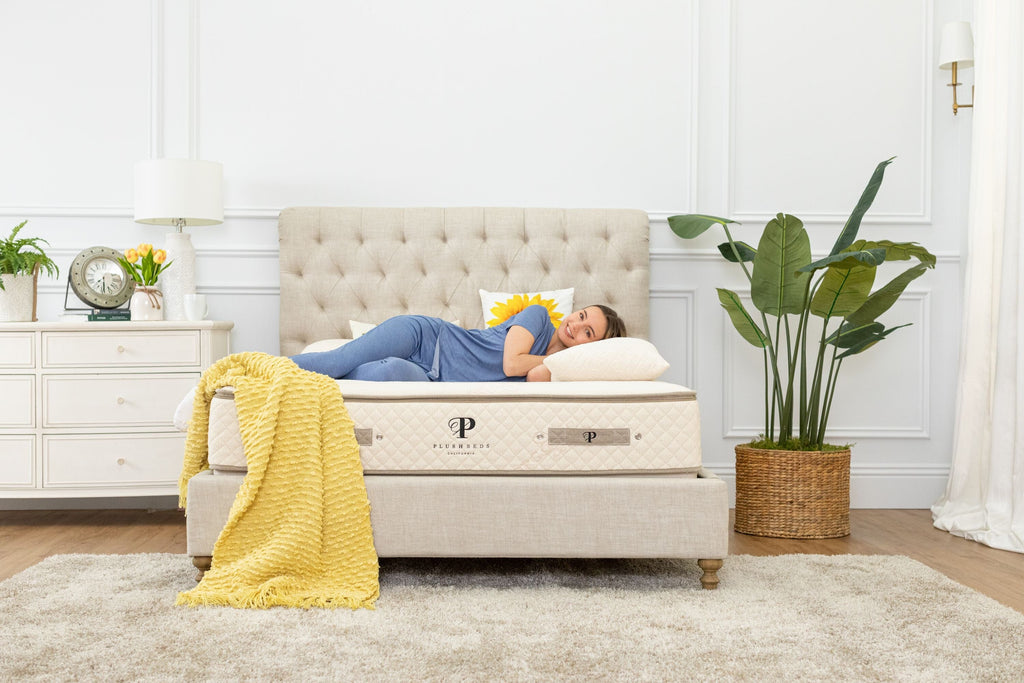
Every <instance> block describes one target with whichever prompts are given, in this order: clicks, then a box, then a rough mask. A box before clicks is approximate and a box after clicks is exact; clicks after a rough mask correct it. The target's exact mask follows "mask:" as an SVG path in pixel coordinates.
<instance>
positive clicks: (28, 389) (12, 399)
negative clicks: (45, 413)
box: [0, 374, 36, 429]
mask: <svg viewBox="0 0 1024 683" xmlns="http://www.w3.org/2000/svg"><path fill="white" fill-rule="evenodd" d="M35 387H36V378H35V376H34V375H4V374H0V429H6V428H8V427H34V426H35V424H36V420H35V409H36V392H35Z"/></svg>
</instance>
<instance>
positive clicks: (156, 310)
mask: <svg viewBox="0 0 1024 683" xmlns="http://www.w3.org/2000/svg"><path fill="white" fill-rule="evenodd" d="M128 309H129V310H130V311H131V312H132V320H163V319H164V295H163V293H162V292H161V291H160V290H159V289H157V288H156V287H144V286H139V287H136V288H135V293H134V294H132V300H131V301H130V302H129V303H128Z"/></svg>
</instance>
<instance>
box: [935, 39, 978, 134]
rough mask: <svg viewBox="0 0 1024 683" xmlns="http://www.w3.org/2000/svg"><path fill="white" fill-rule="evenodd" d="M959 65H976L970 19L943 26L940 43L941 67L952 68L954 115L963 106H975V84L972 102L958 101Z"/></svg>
mask: <svg viewBox="0 0 1024 683" xmlns="http://www.w3.org/2000/svg"><path fill="white" fill-rule="evenodd" d="M957 65H959V66H960V67H961V68H964V69H969V68H970V67H972V66H974V38H973V37H972V36H971V24H970V22H968V21H951V22H949V23H947V24H946V25H945V26H943V27H942V42H941V43H940V45H939V68H940V69H943V70H947V71H948V70H950V69H951V70H952V71H953V74H952V80H951V81H950V83H949V86H950V87H951V88H953V115H954V116H956V110H957V109H960V108H961V107H973V106H974V86H973V85H972V86H971V103H970V104H959V103H958V102H957V101H956V86H958V85H960V83H957V80H956V78H957V73H956V72H957Z"/></svg>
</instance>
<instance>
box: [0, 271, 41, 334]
mask: <svg viewBox="0 0 1024 683" xmlns="http://www.w3.org/2000/svg"><path fill="white" fill-rule="evenodd" d="M0 278H2V279H3V283H4V288H3V289H0V322H5V323H10V322H18V323H23V322H32V321H33V320H34V318H35V303H36V278H35V276H34V275H31V274H30V275H25V274H18V275H0Z"/></svg>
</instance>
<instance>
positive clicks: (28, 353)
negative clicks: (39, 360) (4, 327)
mask: <svg viewBox="0 0 1024 683" xmlns="http://www.w3.org/2000/svg"><path fill="white" fill-rule="evenodd" d="M34 337H35V335H33V334H32V333H31V332H13V333H9V334H0V368H31V367H33V364H34V363H35V358H33V353H32V351H33V348H34V344H33V341H34Z"/></svg>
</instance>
